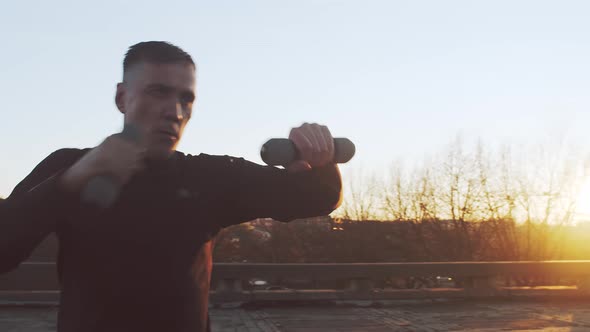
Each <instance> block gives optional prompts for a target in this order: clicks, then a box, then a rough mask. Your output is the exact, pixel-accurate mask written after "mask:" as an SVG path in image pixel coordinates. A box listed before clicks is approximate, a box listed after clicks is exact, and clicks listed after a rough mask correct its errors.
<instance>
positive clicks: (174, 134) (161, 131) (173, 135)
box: [157, 129, 178, 140]
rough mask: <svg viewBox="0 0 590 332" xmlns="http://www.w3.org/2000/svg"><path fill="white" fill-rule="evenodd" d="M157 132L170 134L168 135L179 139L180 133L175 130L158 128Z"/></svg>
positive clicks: (165, 134)
mask: <svg viewBox="0 0 590 332" xmlns="http://www.w3.org/2000/svg"><path fill="white" fill-rule="evenodd" d="M157 133H158V134H160V135H164V136H168V137H170V138H173V139H175V140H177V139H178V133H177V132H176V131H174V130H167V129H162V130H158V131H157Z"/></svg>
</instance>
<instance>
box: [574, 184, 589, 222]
mask: <svg viewBox="0 0 590 332" xmlns="http://www.w3.org/2000/svg"><path fill="white" fill-rule="evenodd" d="M576 221H590V178H586V179H585V180H584V183H583V184H582V187H581V189H580V193H579V194H578V197H577V199H576Z"/></svg>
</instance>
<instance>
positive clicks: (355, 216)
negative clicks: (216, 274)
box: [214, 139, 590, 262]
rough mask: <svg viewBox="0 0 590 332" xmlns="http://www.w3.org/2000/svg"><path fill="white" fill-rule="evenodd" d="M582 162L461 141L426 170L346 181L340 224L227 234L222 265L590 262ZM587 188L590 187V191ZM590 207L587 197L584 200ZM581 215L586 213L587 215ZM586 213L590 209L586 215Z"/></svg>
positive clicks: (571, 155) (221, 241) (567, 151)
mask: <svg viewBox="0 0 590 332" xmlns="http://www.w3.org/2000/svg"><path fill="white" fill-rule="evenodd" d="M586 171H587V169H586V167H585V163H584V158H583V157H582V155H581V154H580V153H578V152H576V151H575V149H574V148H572V147H571V146H566V144H564V143H563V142H558V143H557V144H555V143H552V144H545V145H539V146H537V147H534V148H526V149H525V148H522V147H520V148H514V147H509V146H504V147H501V148H498V149H496V150H492V149H490V148H486V147H485V145H484V144H482V143H478V144H477V145H476V146H475V148H474V149H471V150H470V151H466V149H465V147H464V144H463V143H462V142H461V140H460V139H457V140H456V141H454V142H453V143H452V144H451V145H450V146H449V147H448V149H446V150H445V151H443V152H442V153H439V154H438V155H437V156H435V157H432V158H430V161H425V162H424V163H422V164H421V165H418V166H415V167H404V166H403V164H402V163H395V164H393V165H392V167H391V172H390V174H389V175H388V176H383V177H381V178H380V177H377V176H353V177H348V178H347V179H345V202H344V204H343V206H342V207H341V208H340V209H339V210H337V211H336V212H335V213H334V214H333V218H326V219H323V221H320V220H308V221H297V222H292V223H286V224H285V223H278V222H263V221H257V222H254V223H251V224H243V225H238V226H235V227H231V228H228V229H225V230H224V231H222V233H221V234H220V236H219V237H218V240H217V243H216V252H215V256H214V257H215V259H216V260H217V261H244V260H245V261H256V262H387V261H460V260H484V261H485V260H546V259H590V226H589V225H590V224H588V223H585V222H584V219H581V217H580V214H577V213H576V211H579V210H580V206H579V205H580V204H587V205H589V206H586V208H588V209H590V201H588V202H580V198H581V196H580V192H582V191H583V189H584V187H585V186H586V187H587V186H589V185H590V183H587V177H586V174H587V172H586ZM586 189H587V188H586ZM587 198H588V199H589V200H590V197H587ZM582 207H583V206H582ZM586 211H588V210H586Z"/></svg>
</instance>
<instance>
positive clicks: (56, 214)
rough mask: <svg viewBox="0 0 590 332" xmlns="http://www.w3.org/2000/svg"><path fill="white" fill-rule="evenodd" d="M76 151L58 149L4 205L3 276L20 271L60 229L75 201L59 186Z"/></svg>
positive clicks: (0, 223) (0, 236)
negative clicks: (38, 248)
mask: <svg viewBox="0 0 590 332" xmlns="http://www.w3.org/2000/svg"><path fill="white" fill-rule="evenodd" d="M76 155H77V154H76V153H74V152H73V151H72V150H66V149H63V150H58V151H56V152H54V153H52V154H51V155H50V156H49V157H47V158H46V159H45V160H43V161H42V162H41V163H39V165H37V167H35V169H34V170H33V171H32V172H31V173H30V174H29V175H28V176H27V177H26V178H25V179H24V180H22V181H21V182H20V183H19V184H18V185H17V186H16V187H15V188H14V190H13V192H12V193H11V195H10V196H9V197H8V198H7V199H6V200H4V201H3V202H2V203H1V204H0V273H5V272H8V271H10V270H12V269H14V268H16V267H17V266H18V265H19V264H20V263H21V262H22V261H24V260H25V259H27V258H28V257H29V256H30V254H31V252H32V251H33V249H35V247H36V246H37V245H38V244H39V243H40V242H41V241H43V239H45V237H47V235H49V234H50V233H51V232H53V231H55V230H56V229H57V224H58V221H59V220H61V218H63V217H64V216H65V213H67V211H66V210H67V208H68V207H69V206H71V202H72V201H73V200H74V198H73V197H72V196H71V195H69V194H67V193H66V192H64V191H63V190H62V189H61V188H60V186H59V183H58V180H59V175H60V173H61V171H62V170H63V169H64V167H66V166H68V161H71V160H74V158H75V157H76Z"/></svg>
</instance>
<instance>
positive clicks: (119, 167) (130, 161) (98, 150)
mask: <svg viewBox="0 0 590 332" xmlns="http://www.w3.org/2000/svg"><path fill="white" fill-rule="evenodd" d="M145 155H146V149H145V148H142V147H141V146H140V145H138V144H137V143H135V142H131V141H129V140H128V139H125V138H124V137H123V136H122V135H121V134H120V133H119V134H114V135H111V136H109V137H107V138H106V139H105V140H104V141H103V142H102V143H101V144H100V145H98V146H97V147H95V148H94V149H92V150H90V151H89V152H88V153H86V154H85V155H84V156H83V157H82V158H80V160H78V161H77V162H76V163H75V164H74V165H72V166H71V167H70V168H69V169H68V170H67V171H65V172H64V174H63V175H62V178H61V184H62V186H63V187H64V188H65V189H66V190H68V191H70V192H76V193H78V192H80V191H81V190H82V188H83V187H84V186H85V185H86V183H88V181H89V180H90V179H91V178H93V177H95V176H98V175H109V176H113V177H114V178H115V180H116V181H117V182H119V183H120V184H121V185H123V184H125V183H127V182H128V181H129V179H130V178H131V177H132V176H133V174H135V173H137V172H138V171H140V170H142V169H143V168H144V166H145V165H144V160H145Z"/></svg>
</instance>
